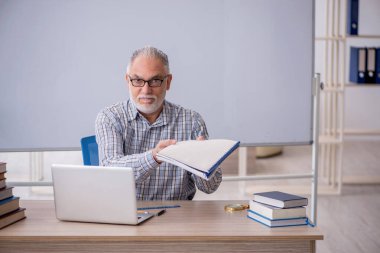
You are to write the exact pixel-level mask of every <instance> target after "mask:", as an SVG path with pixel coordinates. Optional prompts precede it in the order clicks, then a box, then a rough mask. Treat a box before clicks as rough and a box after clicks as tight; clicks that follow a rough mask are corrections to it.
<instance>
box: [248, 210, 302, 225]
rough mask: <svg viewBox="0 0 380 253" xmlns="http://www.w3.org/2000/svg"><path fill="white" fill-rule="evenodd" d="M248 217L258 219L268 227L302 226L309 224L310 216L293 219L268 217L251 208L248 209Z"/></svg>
mask: <svg viewBox="0 0 380 253" xmlns="http://www.w3.org/2000/svg"><path fill="white" fill-rule="evenodd" d="M248 218H250V219H252V220H254V221H257V222H259V223H261V224H264V225H266V226H268V227H271V228H273V227H288V226H301V225H307V224H308V218H307V217H301V218H292V219H276V220H272V219H268V218H267V217H264V216H262V215H260V214H258V213H255V212H253V211H251V210H248Z"/></svg>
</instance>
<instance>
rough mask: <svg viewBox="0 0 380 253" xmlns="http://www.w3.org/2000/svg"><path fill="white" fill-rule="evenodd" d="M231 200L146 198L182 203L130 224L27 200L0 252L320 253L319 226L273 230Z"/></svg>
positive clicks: (0, 240) (5, 232)
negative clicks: (60, 214)
mask: <svg viewBox="0 0 380 253" xmlns="http://www.w3.org/2000/svg"><path fill="white" fill-rule="evenodd" d="M226 203H234V202H233V201H228V202H226V201H175V202H161V203H155V202H145V203H143V204H144V206H148V205H156V204H179V205H181V207H180V208H173V209H168V210H167V212H166V213H165V214H163V215H162V216H159V217H154V218H152V219H150V220H148V221H147V222H145V223H143V224H141V225H139V226H126V225H110V224H94V223H79V222H62V221H59V220H57V219H56V218H55V213H54V202H53V201H32V200H29V201H22V202H21V206H22V207H25V208H27V210H26V211H27V212H26V214H27V218H26V219H24V220H22V221H20V222H18V223H15V224H13V225H11V226H9V227H6V228H4V229H2V230H0V252H8V253H11V252H165V253H166V252H315V241H316V240H322V239H323V235H322V234H321V232H320V231H319V230H318V229H317V228H311V227H309V226H300V227H287V228H272V229H271V228H267V227H265V226H264V225H261V224H259V223H257V222H254V221H252V220H250V219H248V218H247V217H246V211H241V212H235V213H226V212H225V211H224V205H225V204H226ZM140 204H141V203H139V205H140ZM73 208H75V207H74V206H73Z"/></svg>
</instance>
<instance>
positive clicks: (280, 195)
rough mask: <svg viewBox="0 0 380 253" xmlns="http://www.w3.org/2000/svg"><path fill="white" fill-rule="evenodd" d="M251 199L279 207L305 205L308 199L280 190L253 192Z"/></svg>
mask: <svg viewBox="0 0 380 253" xmlns="http://www.w3.org/2000/svg"><path fill="white" fill-rule="evenodd" d="M253 200H254V201H256V202H260V203H263V204H267V205H271V206H276V207H280V208H289V207H298V206H307V203H308V200H307V198H305V197H301V196H297V195H293V194H289V193H285V192H280V191H271V192H260V193H255V194H253Z"/></svg>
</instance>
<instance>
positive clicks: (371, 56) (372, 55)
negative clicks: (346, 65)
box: [365, 48, 376, 83]
mask: <svg viewBox="0 0 380 253" xmlns="http://www.w3.org/2000/svg"><path fill="white" fill-rule="evenodd" d="M375 65H376V48H367V69H366V72H365V81H366V83H376V66H375Z"/></svg>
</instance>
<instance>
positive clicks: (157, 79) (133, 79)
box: [128, 75, 169, 88]
mask: <svg viewBox="0 0 380 253" xmlns="http://www.w3.org/2000/svg"><path fill="white" fill-rule="evenodd" d="M168 76H169V75H166V76H164V77H163V79H160V78H152V79H150V80H144V79H142V78H131V76H130V75H128V78H129V81H131V84H132V86H133V87H140V88H141V87H144V86H145V84H146V83H147V84H148V86H149V87H161V85H162V83H163V82H164V81H165V79H166V78H167V77H168ZM137 80H141V81H143V84H142V85H136V83H134V81H137ZM153 81H155V82H157V81H159V84H157V85H154V84H152V82H153Z"/></svg>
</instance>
